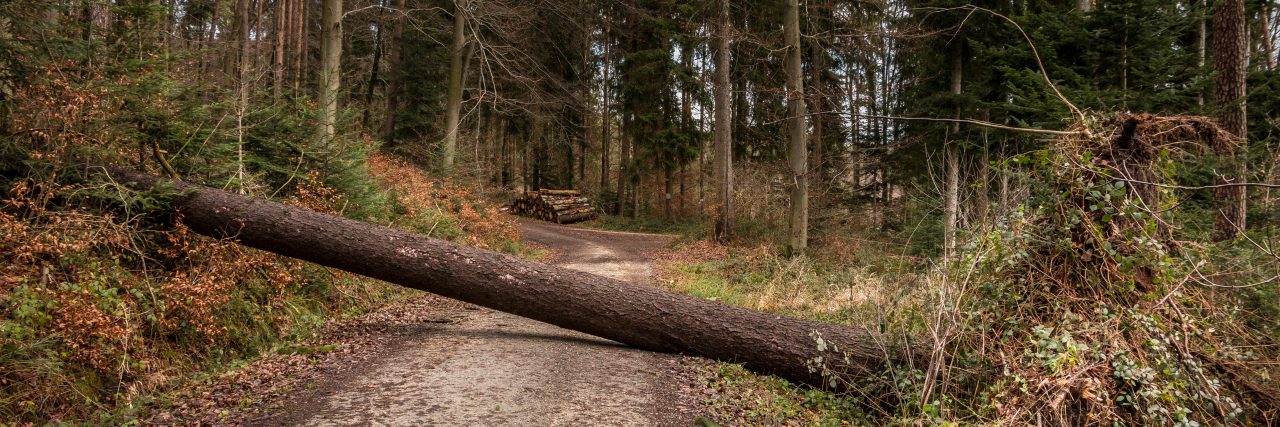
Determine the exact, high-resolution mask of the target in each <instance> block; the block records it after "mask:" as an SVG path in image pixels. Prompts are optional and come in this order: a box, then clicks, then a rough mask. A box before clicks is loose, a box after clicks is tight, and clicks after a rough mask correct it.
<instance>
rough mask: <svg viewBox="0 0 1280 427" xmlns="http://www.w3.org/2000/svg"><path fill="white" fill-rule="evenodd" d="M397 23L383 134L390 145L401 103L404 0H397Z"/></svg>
mask: <svg viewBox="0 0 1280 427" xmlns="http://www.w3.org/2000/svg"><path fill="white" fill-rule="evenodd" d="M394 12H395V14H396V23H395V26H394V27H393V28H392V30H391V58H390V61H388V62H390V63H389V64H387V65H388V66H390V68H391V69H389V70H387V81H388V82H387V84H388V86H387V120H386V123H383V127H382V135H383V138H385V139H384V141H385V142H386V143H387V145H388V146H391V145H394V144H395V130H396V110H397V109H398V108H399V103H400V41H401V38H402V37H403V34H404V15H405V10H404V0H396V9H395V11H394Z"/></svg>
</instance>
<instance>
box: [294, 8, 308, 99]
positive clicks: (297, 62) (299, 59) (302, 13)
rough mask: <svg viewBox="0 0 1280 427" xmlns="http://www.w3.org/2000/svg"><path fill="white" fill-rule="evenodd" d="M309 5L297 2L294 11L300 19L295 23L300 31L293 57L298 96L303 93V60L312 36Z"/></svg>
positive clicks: (297, 35)
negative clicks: (308, 28)
mask: <svg viewBox="0 0 1280 427" xmlns="http://www.w3.org/2000/svg"><path fill="white" fill-rule="evenodd" d="M308 3H310V2H304V1H302V0H296V5H295V6H294V9H295V10H294V11H295V12H297V14H298V19H297V20H296V21H294V28H295V29H297V31H298V33H297V34H295V36H296V37H298V44H297V45H295V46H294V55H293V91H294V93H298V94H300V93H301V92H302V68H303V66H304V63H303V58H305V57H306V56H307V36H308V35H309V34H310V32H309V31H307V13H308V12H310V10H311V8H309V7H307V4H308Z"/></svg>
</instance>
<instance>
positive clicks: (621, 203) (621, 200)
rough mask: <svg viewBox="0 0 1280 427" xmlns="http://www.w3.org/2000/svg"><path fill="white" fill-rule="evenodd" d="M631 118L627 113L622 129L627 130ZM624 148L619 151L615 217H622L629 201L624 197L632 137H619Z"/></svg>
mask: <svg viewBox="0 0 1280 427" xmlns="http://www.w3.org/2000/svg"><path fill="white" fill-rule="evenodd" d="M630 118H631V116H630V115H629V114H627V113H623V115H622V128H623V129H624V130H625V129H626V128H627V124H628V122H630ZM619 136H620V138H618V139H619V140H621V142H622V147H620V148H619V151H618V206H617V208H616V209H614V213H613V214H614V215H618V216H622V212H624V209H623V208H624V207H625V206H626V205H627V202H628V199H627V198H626V197H624V195H625V194H627V165H628V164H630V163H631V137H630V135H626V134H623V135H619Z"/></svg>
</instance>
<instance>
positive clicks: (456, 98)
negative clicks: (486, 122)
mask: <svg viewBox="0 0 1280 427" xmlns="http://www.w3.org/2000/svg"><path fill="white" fill-rule="evenodd" d="M466 9H467V0H454V6H453V47H451V48H450V50H449V52H450V53H451V54H452V59H451V62H450V66H449V93H448V96H449V99H448V101H447V103H446V104H445V111H446V112H445V131H444V153H443V154H444V164H443V169H444V171H445V173H449V171H450V170H452V169H453V155H454V152H455V151H456V150H457V149H458V114H459V111H460V110H461V109H462V49H463V46H464V44H465V43H464V42H465V41H466V39H465V38H464V37H465V36H464V33H463V30H464V29H465V26H466V24H467V23H466V20H465V19H464V18H463V16H464V15H465V13H466Z"/></svg>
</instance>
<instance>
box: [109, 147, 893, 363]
mask: <svg viewBox="0 0 1280 427" xmlns="http://www.w3.org/2000/svg"><path fill="white" fill-rule="evenodd" d="M108 170H109V173H110V174H111V175H112V177H113V178H114V179H116V180H117V181H119V182H130V183H135V184H134V188H136V189H138V190H146V189H149V188H151V187H153V186H154V185H155V184H156V182H157V181H158V180H159V177H156V176H153V175H147V174H143V173H139V172H135V171H131V170H126V169H118V168H109V169H108ZM168 182H172V183H173V184H175V191H176V192H177V193H187V192H188V190H194V191H190V192H189V193H188V194H186V195H183V196H175V197H174V199H173V203H172V204H171V206H172V210H173V211H175V212H177V213H180V214H181V216H180V218H181V219H182V223H183V225H185V226H186V227H188V228H190V229H191V230H192V231H195V232H197V233H200V234H203V235H206V236H210V237H214V238H230V239H236V240H237V242H238V243H240V244H242V245H245V246H249V247H253V248H257V249H261V250H264V251H268V252H272V253H276V254H280V255H284V256H288V257H293V258H297V259H300V260H304V261H309V262H313V263H316V264H320V265H324V266H328V267H332V268H337V269H341V270H344V271H348V272H351V273H355V274H361V275H365V276H368V277H371V278H375V279H379V280H385V281H387V282H391V283H395V284H399V285H401V286H406V287H410V288H413V289H418V290H423V291H427V292H432V293H435V294H438V295H441V296H445V297H448V298H454V299H457V300H461V301H465V302H469V303H472V304H476V305H480V306H484V307H488V308H491V309H494V310H499V311H504V312H507V313H511V314H515V315H518V316H524V317H528V318H530V319H534V320H538V321H542V322H547V323H550V324H553V325H556V326H560V327H563V328H567V329H573V330H576V331H581V332H584V333H588V334H591V335H595V336H599V337H602V338H606V339H610V340H614V341H617V342H620V343H623V344H627V345H630V346H633V347H636V348H640V349H645V350H651V351H659V352H666V353H681V354H686V355H694V356H702V357H708V358H712V359H716V360H722V361H728V362H734V363H742V364H743V366H745V367H746V368H748V369H752V370H755V371H757V372H763V373H767V374H772V375H777V376H779V377H782V378H785V379H788V380H791V381H797V382H803V383H807V384H812V385H815V386H823V385H825V384H826V383H827V382H828V379H827V378H824V377H823V369H821V368H819V369H817V370H813V369H810V366H812V364H813V363H814V360H815V358H818V357H821V358H822V360H826V361H828V363H831V362H833V361H840V362H837V363H841V364H842V365H843V362H844V361H845V360H847V361H848V365H847V366H841V367H840V368H839V369H838V371H837V372H843V373H847V374H851V375H858V376H865V375H869V374H873V373H876V372H880V368H881V366H882V365H883V363H884V362H885V356H884V355H885V354H886V353H885V351H886V349H884V348H882V347H881V346H880V344H878V342H881V340H877V339H875V337H874V336H873V335H872V334H871V333H870V332H869V331H866V330H863V329H859V328H851V327H846V326H838V325H832V324H828V323H820V322H813V321H808V320H800V319H795V318H790V317H784V316H780V315H776V314H771V313H764V312H759V311H755V310H750V309H746V308H742V307H736V306H731V305H728V304H724V303H720V302H715V301H710V300H705V299H701V298H696V297H691V296H686V295H681V294H676V293H672V292H667V291H664V290H661V289H658V288H655V287H652V286H644V285H637V284H633V283H628V282H623V281H619V280H614V279H609V278H605V277H600V276H596V275H593V274H589V273H584V272H579V271H575V270H569V269H565V268H560V267H555V266H551V265H546V264H543V263H539V262H535V261H529V260H524V259H520V258H516V257H513V256H510V255H506V254H502V253H498V252H493V251H489V250H484V249H479V248H474V247H471V246H466V245H461V244H457V243H452V242H448V241H444V240H439V239H434V238H431V237H427V236H423V235H420V234H414V233H409V232H405V231H400V230H396V229H392V228H388V227H382V226H377V225H372V224H367V223H363V222H359V221H355V220H351V219H347V218H343V217H340V216H335V215H328V214H322V213H318V212H314V211H309V210H306V209H302V208H298V207H294V206H289V205H285V204H281V203H276V202H271V201H266V200H261V199H255V198H251V197H245V196H238V195H235V194H232V193H229V192H226V191H222V190H216V189H212V188H207V187H201V186H196V185H191V184H187V183H184V182H181V181H168ZM888 354H891V355H893V354H898V353H897V352H895V351H893V350H889V353H888ZM894 359H897V360H903V359H905V358H897V357H895V358H894ZM833 370H836V368H834V367H833Z"/></svg>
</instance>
